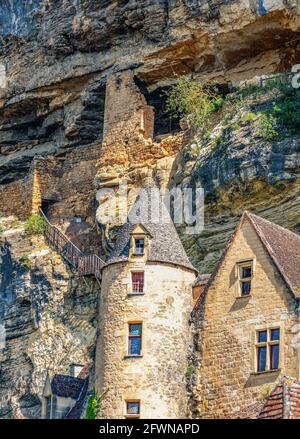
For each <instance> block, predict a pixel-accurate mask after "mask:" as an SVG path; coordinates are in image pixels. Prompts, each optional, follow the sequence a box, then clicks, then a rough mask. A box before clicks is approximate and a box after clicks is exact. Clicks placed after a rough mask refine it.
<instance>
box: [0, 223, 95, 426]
mask: <svg viewBox="0 0 300 439" xmlns="http://www.w3.org/2000/svg"><path fill="white" fill-rule="evenodd" d="M98 294H99V290H98V288H97V285H96V286H95V285H86V284H85V283H84V282H78V280H76V278H74V276H73V275H72V273H71V272H70V271H69V270H68V269H67V267H66V265H65V263H64V262H63V261H62V259H61V258H60V257H59V256H58V255H57V254H56V253H54V252H53V251H52V250H51V249H49V247H47V245H46V244H45V243H44V239H43V238H42V237H29V236H26V235H25V234H24V228H23V224H22V223H21V222H19V221H17V220H16V219H13V218H7V219H2V220H1V237H0V388H1V391H0V418H20V417H21V418H22V417H24V418H39V417H40V416H41V395H42V391H43V386H44V384H45V379H46V375H47V373H49V376H53V375H54V374H55V373H64V374H68V373H69V366H70V364H71V363H77V364H86V363H90V362H92V359H93V355H94V345H95V338H96V318H97V316H96V308H97V301H98Z"/></svg>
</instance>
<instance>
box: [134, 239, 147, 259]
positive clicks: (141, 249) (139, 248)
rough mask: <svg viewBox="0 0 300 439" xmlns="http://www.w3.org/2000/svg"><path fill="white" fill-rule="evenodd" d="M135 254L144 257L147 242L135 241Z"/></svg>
mask: <svg viewBox="0 0 300 439" xmlns="http://www.w3.org/2000/svg"><path fill="white" fill-rule="evenodd" d="M134 252H135V254H136V255H139V256H142V255H143V254H144V253H145V240H144V239H135V248H134Z"/></svg>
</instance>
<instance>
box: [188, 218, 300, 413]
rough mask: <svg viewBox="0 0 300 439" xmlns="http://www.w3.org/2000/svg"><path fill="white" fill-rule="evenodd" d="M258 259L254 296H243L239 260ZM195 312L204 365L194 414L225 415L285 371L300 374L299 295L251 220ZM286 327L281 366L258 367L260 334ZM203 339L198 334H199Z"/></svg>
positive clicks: (251, 399)
mask: <svg viewBox="0 0 300 439" xmlns="http://www.w3.org/2000/svg"><path fill="white" fill-rule="evenodd" d="M248 258H249V259H254V261H255V262H254V263H255V271H254V281H253V288H252V292H251V296H250V297H244V298H241V297H238V281H237V276H236V263H237V262H239V261H241V260H245V259H248ZM202 306H203V307H204V308H203V307H202V308H201V309H200V310H199V311H198V313H197V315H196V317H195V325H196V335H197V336H199V340H198V342H197V343H198V347H197V346H196V349H197V350H198V354H199V357H200V358H199V365H198V368H197V373H196V376H197V384H196V386H195V388H194V401H193V404H194V416H196V417H204V418H223V417H226V416H229V415H233V414H234V413H235V412H237V411H238V410H239V409H241V408H243V407H246V406H247V405H250V404H252V403H253V402H255V400H258V399H259V398H260V397H262V395H263V392H264V391H265V390H266V386H267V385H272V386H273V385H274V383H275V381H276V380H277V379H278V377H279V376H280V375H288V376H293V377H298V376H299V364H298V353H297V348H296V344H295V343H296V340H295V338H294V334H295V329H296V325H297V318H296V314H295V301H294V299H293V298H292V297H291V294H290V292H289V291H288V290H287V288H286V286H285V284H284V283H283V281H282V278H281V277H280V275H279V274H278V272H277V270H276V269H275V267H274V265H273V264H272V263H271V261H270V258H269V256H268V255H267V253H266V251H265V249H264V248H263V246H262V244H261V242H260V240H259V238H258V237H257V235H256V234H255V233H254V231H253V229H252V226H251V225H250V224H249V222H248V221H246V222H245V223H244V224H243V226H242V228H241V230H240V232H239V233H238V235H237V236H236V238H235V241H234V242H233V244H232V246H231V248H230V249H229V251H228V253H227V256H226V259H225V261H224V262H223V264H222V267H221V269H220V271H219V274H218V275H217V277H216V279H215V280H214V282H213V284H212V286H211V287H210V288H209V290H208V292H207V294H206V298H205V300H204V301H203V305H202ZM272 326H273V327H274V326H275V327H280V331H281V341H280V370H279V371H275V372H265V373H255V370H256V367H255V335H256V331H257V330H259V329H266V328H269V327H272ZM196 339H197V337H196Z"/></svg>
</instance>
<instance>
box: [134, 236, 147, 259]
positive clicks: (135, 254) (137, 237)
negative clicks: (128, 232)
mask: <svg viewBox="0 0 300 439" xmlns="http://www.w3.org/2000/svg"><path fill="white" fill-rule="evenodd" d="M137 241H143V242H144V245H143V252H142V253H139V252H137V246H136V242H137ZM133 243H134V251H133V254H134V256H145V247H146V239H145V237H144V236H134V238H133Z"/></svg>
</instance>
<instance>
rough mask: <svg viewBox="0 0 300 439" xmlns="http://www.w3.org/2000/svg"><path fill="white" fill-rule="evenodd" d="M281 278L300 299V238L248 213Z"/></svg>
mask: <svg viewBox="0 0 300 439" xmlns="http://www.w3.org/2000/svg"><path fill="white" fill-rule="evenodd" d="M246 215H247V216H248V218H249V219H250V221H251V223H252V225H253V226H254V228H255V230H256V231H257V234H258V236H259V237H260V239H261V241H262V243H263V244H264V246H265V248H266V250H267V251H268V253H269V255H270V256H271V258H272V260H273V262H274V264H275V265H276V267H277V269H278V271H279V272H280V274H281V276H282V277H283V278H284V280H285V282H286V283H287V285H288V287H289V288H290V290H291V291H292V292H293V294H294V295H295V296H296V297H300V236H299V235H296V234H295V233H293V232H291V231H290V230H287V229H284V228H283V227H280V226H278V225H277V224H274V223H271V222H270V221H267V220H265V219H263V218H261V217H259V216H257V215H254V214H252V213H246Z"/></svg>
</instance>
